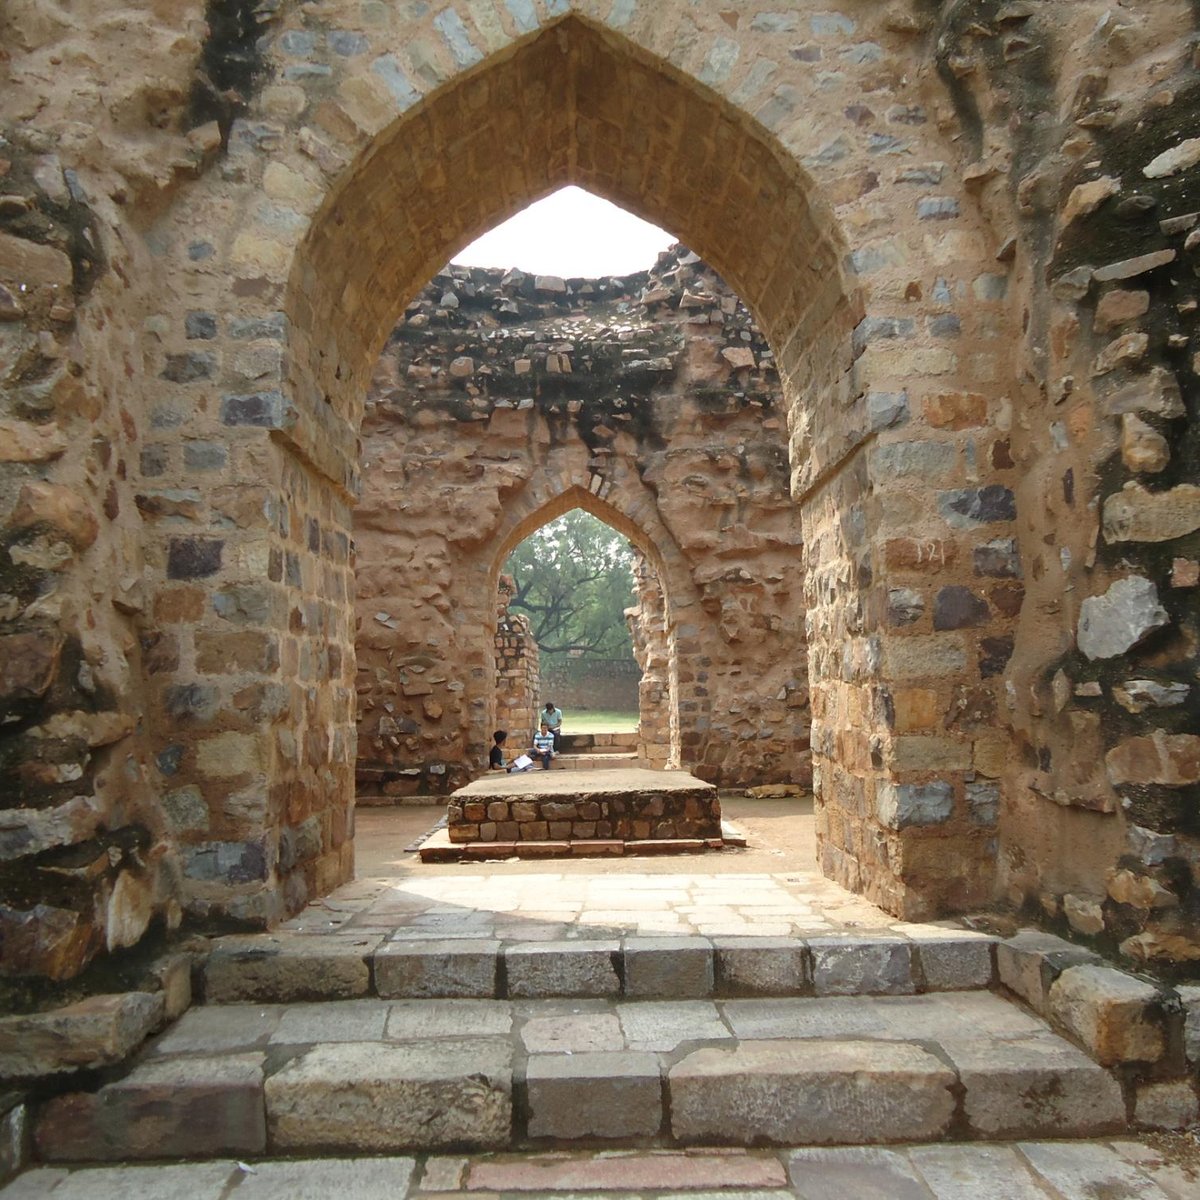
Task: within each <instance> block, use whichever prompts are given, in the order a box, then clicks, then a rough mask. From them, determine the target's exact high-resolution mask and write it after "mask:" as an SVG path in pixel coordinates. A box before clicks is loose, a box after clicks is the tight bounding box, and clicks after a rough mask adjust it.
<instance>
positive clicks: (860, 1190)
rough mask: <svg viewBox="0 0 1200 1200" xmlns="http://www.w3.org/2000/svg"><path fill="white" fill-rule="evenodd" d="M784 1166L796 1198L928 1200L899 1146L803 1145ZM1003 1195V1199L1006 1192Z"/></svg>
mask: <svg viewBox="0 0 1200 1200" xmlns="http://www.w3.org/2000/svg"><path fill="white" fill-rule="evenodd" d="M788 1170H789V1173H790V1174H791V1177H792V1187H793V1190H794V1192H795V1194H796V1196H798V1197H799V1198H800V1200H850V1198H851V1197H868V1196H870V1197H879V1198H880V1200H882V1198H883V1197H886V1198H887V1200H929V1189H928V1188H927V1187H926V1186H925V1184H924V1182H923V1181H922V1179H921V1177H920V1175H918V1174H917V1172H916V1171H914V1170H913V1167H912V1164H911V1163H910V1162H908V1161H906V1159H905V1155H904V1153H903V1152H902V1151H899V1150H881V1149H879V1148H877V1147H875V1146H839V1147H837V1148H830V1149H827V1150H826V1149H820V1148H816V1147H806V1148H805V1149H803V1150H797V1151H795V1152H794V1153H792V1154H789V1155H788ZM938 1194H939V1196H940V1195H941V1193H938ZM948 1194H949V1193H948ZM1005 1196H1006V1200H1007V1193H1005ZM1037 1200H1042V1197H1038V1198H1037Z"/></svg>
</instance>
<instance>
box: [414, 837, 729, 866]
mask: <svg viewBox="0 0 1200 1200" xmlns="http://www.w3.org/2000/svg"><path fill="white" fill-rule="evenodd" d="M725 845H726V843H724V842H722V841H721V840H720V839H719V838H707V839H706V838H659V839H656V840H654V841H630V842H621V841H615V840H604V841H600V840H596V839H591V840H588V841H570V842H551V841H530V842H465V843H458V842H451V841H450V839H449V838H447V837H446V836H445V830H443V829H439V830H438V831H437V833H435V834H433V835H431V836H430V838H429V839H428V841H426V842H425V843H424V844H423V845H422V846H421V850H420V854H421V861H422V862H437V863H443V862H463V861H464V860H468V859H469V860H471V861H476V862H477V861H479V860H485V859H497V858H513V857H514V856H515V857H517V858H568V857H570V858H589V857H595V858H607V857H612V856H614V855H626V854H639V855H647V856H649V855H664V854H701V853H703V852H704V851H706V850H722V849H724V848H725Z"/></svg>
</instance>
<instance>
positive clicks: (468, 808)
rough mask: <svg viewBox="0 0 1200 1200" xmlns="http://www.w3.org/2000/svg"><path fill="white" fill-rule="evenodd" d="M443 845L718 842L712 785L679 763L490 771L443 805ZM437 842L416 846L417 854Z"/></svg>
mask: <svg viewBox="0 0 1200 1200" xmlns="http://www.w3.org/2000/svg"><path fill="white" fill-rule="evenodd" d="M447 812H448V820H447V827H446V840H445V841H444V842H442V847H441V848H445V846H447V845H449V846H468V845H470V846H473V847H479V846H486V847H489V848H491V849H492V850H494V851H495V852H496V853H497V854H502V853H513V852H514V851H515V849H516V847H517V846H521V847H523V848H524V849H526V850H529V849H532V848H534V847H543V848H544V852H545V853H547V854H552V853H562V854H570V853H576V852H587V853H594V854H602V853H618V854H619V853H624V852H625V850H626V849H627V848H628V847H630V846H631V845H632V844H634V843H637V844H638V845H639V846H643V847H645V848H647V849H650V850H652V849H654V847H655V845H658V846H659V848H661V849H667V848H668V847H669V844H671V843H676V844H678V843H688V844H687V845H675V846H673V847H670V848H676V849H695V850H703V849H706V848H716V849H719V848H720V847H721V846H722V845H723V842H722V837H721V802H720V800H719V799H718V796H717V789H716V788H715V787H714V786H713V785H712V784H709V783H705V782H704V781H703V780H700V779H696V778H695V777H694V776H692V775H688V774H686V773H685V772H683V771H649V770H642V769H638V768H630V769H617V770H610V771H604V772H602V773H601V772H593V771H545V770H542V769H541V768H540V767H535V769H534V770H532V771H528V772H524V773H522V774H518V775H500V774H495V775H490V776H487V777H485V778H483V779H477V780H475V782H474V783H470V784H468V785H467V786H466V787H464V788H460V789H459V790H458V791H457V792H455V793H454V794H453V795H452V796H451V797H450V802H449V805H448V808H447ZM438 848H439V847H438V844H437V843H436V842H435V843H433V845H430V846H428V849H426V848H424V847H423V848H422V856H423V857H427V855H428V854H429V853H433V852H436V850H437V849H438Z"/></svg>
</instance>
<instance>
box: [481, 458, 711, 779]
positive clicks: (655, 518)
mask: <svg viewBox="0 0 1200 1200" xmlns="http://www.w3.org/2000/svg"><path fill="white" fill-rule="evenodd" d="M595 487H596V490H595V491H593V490H592V489H591V488H589V487H586V486H584V485H583V484H582V483H579V482H576V483H572V484H570V485H569V486H567V487H566V488H563V490H561V491H558V492H551V494H549V495H546V494H545V492H546V491H547V490H548V489H546V488H545V487H541V488H539V487H537V486H534V487H531V488H529V489H528V490H527V491H526V492H525V493H523V494H522V496H521V497H520V500H519V501H518V502H517V503H515V504H513V505H511V506H510V508H509V510H507V511H506V513H505V519H504V521H503V522H502V524H501V526H500V529H499V530H498V531H497V537H496V541H495V550H494V553H493V559H492V569H491V572H490V574H489V594H491V593H494V592H495V590H496V585H497V581H498V579H499V575H500V568H501V567H502V566H503V564H504V562H505V561H506V560H507V558H508V556H509V555H510V554H511V553H512V552H513V550H515V549H516V548H517V546H519V545H520V544H521V543H522V542H523V541H524V540H525V539H526V538H527V537H530V536H531V535H532V534H534V533H536V532H537V531H538V530H539V529H541V528H542V527H543V526H545V525H548V524H549V523H550V522H551V521H553V520H555V519H556V518H558V517H561V516H564V515H565V514H566V513H568V512H571V511H572V510H573V509H577V508H579V509H582V510H583V511H584V512H586V513H590V514H591V515H592V516H593V517H595V518H596V519H597V520H598V521H601V522H603V523H604V524H605V525H607V526H608V527H609V528H610V529H614V530H616V531H617V532H618V533H620V534H622V535H623V536H624V537H626V538H628V539H629V541H630V542H631V543H632V544H633V545H634V546H635V547H636V548H637V549H638V550H639V551H640V553H641V554H642V555H643V557H644V558H645V559H646V560H647V561H648V562H649V563H650V565H651V567H652V568H653V570H654V572H655V574H656V575H657V577H658V582H659V586H660V587H661V589H662V593H663V598H664V608H665V629H664V639H665V642H666V653H667V713H666V720H665V724H666V727H667V729H668V730H669V737H670V743H669V745H668V746H667V747H666V750H667V756H666V759H665V765H666V766H667V767H671V768H678V767H680V766H681V765H683V757H684V751H683V748H684V746H685V745H686V746H687V747H688V750H689V752H690V754H691V755H692V756H696V755H697V752H698V751H699V750H700V748H701V747H702V745H703V742H704V740H705V739H704V730H706V729H707V728H708V725H709V706H708V704H707V697H706V695H705V694H704V689H703V688H699V687H697V686H696V681H695V675H694V673H693V672H688V673H687V674H686V675H685V677H684V678H683V679H681V673H680V670H679V663H680V658H681V656H682V657H683V658H684V659H690V658H695V657H696V656H697V655H698V654H699V653H700V647H699V644H698V638H697V637H696V635H695V633H694V632H692V631H690V630H689V629H688V628H687V624H686V617H687V613H688V611H689V610H694V606H695V605H696V602H697V595H696V587H695V584H694V583H693V581H692V578H691V575H690V574H689V572H688V569H687V565H686V563H685V562H684V560H683V556H682V555H681V554H680V551H679V547H678V546H677V545H676V544H675V542H674V539H673V538H672V537H671V534H670V532H669V531H668V530H667V529H666V527H665V526H664V525H663V523H662V521H661V519H660V518H659V515H658V513H657V512H656V511H655V509H654V508H653V506H652V504H649V503H647V499H648V498H647V497H645V496H643V495H638V494H637V493H636V492H634V491H633V490H632V489H630V488H629V487H628V484H627V483H626V486H624V487H618V488H616V489H612V488H610V487H609V486H608V485H607V484H604V483H602V482H601V481H600V480H598V479H597V480H596V482H595Z"/></svg>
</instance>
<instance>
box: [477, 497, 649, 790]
mask: <svg viewBox="0 0 1200 1200" xmlns="http://www.w3.org/2000/svg"><path fill="white" fill-rule="evenodd" d="M645 562H646V560H645V558H644V556H643V555H641V554H640V553H639V552H638V551H637V549H636V548H635V547H634V546H633V545H632V544H631V543H630V542H629V541H628V540H627V539H625V538H624V537H622V536H621V535H620V534H619V533H617V531H616V530H614V529H612V528H611V527H610V526H608V525H605V524H604V522H603V521H600V520H598V519H597V518H596V517H594V516H592V515H591V514H590V513H588V512H587V511H585V510H584V509H572V510H571V511H570V512H567V513H564V514H563V515H562V516H561V517H558V518H556V519H555V520H553V521H551V522H550V523H549V524H547V525H544V526H542V528H541V529H538V530H536V531H535V532H534V533H532V534H531V535H530V536H529V537H527V538H526V539H525V540H524V541H523V542H521V543H520V544H519V545H518V546H517V547H516V549H514V550H513V551H512V553H511V554H510V555H509V556H508V558H507V559H506V561H505V562H504V565H503V566H502V568H501V575H500V585H499V590H500V595H499V599H498V604H497V630H496V653H497V662H496V713H497V717H496V724H497V727H498V728H504V729H507V730H508V732H509V737H510V743H511V744H513V745H514V746H516V745H527V744H529V742H528V741H519V742H515V743H512V742H511V739H512V738H513V736H514V735H515V736H518V737H519V738H522V739H525V738H531V737H532V734H533V733H534V732H536V730H537V728H538V726H539V724H540V722H541V720H542V719H543V718H546V719H548V721H549V723H550V724H551V725H552V726H555V727H556V736H555V742H556V750H557V751H558V758H557V759H556V765H557V766H560V767H595V766H634V765H638V764H637V760H638V759H639V757H641V756H640V755H639V741H640V740H641V737H640V735H641V733H642V731H641V730H640V729H639V725H640V711H639V710H640V706H641V701H642V695H643V689H642V686H641V684H642V676H643V671H642V666H641V661H643V660H644V659H645V658H647V657H648V656H649V654H650V653H651V651H652V649H653V646H652V642H653V639H654V638H655V637H656V636H657V637H660V638H661V637H665V629H664V627H663V622H662V620H661V614H658V620H657V621H656V622H653V623H652V624H651V625H650V627H648V628H646V629H645V630H643V628H642V606H641V603H640V601H641V596H640V595H639V593H638V591H637V590H636V588H637V584H638V581H639V578H640V576H639V565H640V564H641V563H645ZM646 574H647V581H648V582H649V580H654V584H653V586H655V587H657V586H658V585H657V579H656V577H655V576H654V573H653V569H652V568H647V570H646ZM649 615H650V616H651V617H652V618H653V616H654V615H655V614H653V613H651V614H649ZM635 644H636V645H637V647H638V648H639V649H641V654H640V655H639V654H637V653H636V652H635ZM663 649H664V653H663V655H662V657H663V659H664V664H665V657H666V656H665V645H664V648H663ZM645 696H646V699H647V700H649V699H650V691H649V689H646V691H645ZM547 703H549V704H550V705H551V706H552V707H551V709H550V710H549V711H548V712H547V711H546V704H547ZM556 714H557V715H556ZM564 714H565V716H564ZM647 716H648V726H649V727H650V730H651V731H652V730H653V729H654V728H657V727H658V723H657V722H656V719H655V716H656V715H655V714H654V713H649V714H647ZM556 722H557V723H559V725H556ZM661 727H662V729H663V730H667V729H668V728H669V725H668V724H667V723H666V722H665V721H664V722H662V723H661ZM656 749H657V747H656ZM668 755H669V744H668V745H664V746H663V747H662V756H663V760H664V761H665V759H666V758H667V757H668Z"/></svg>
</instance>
